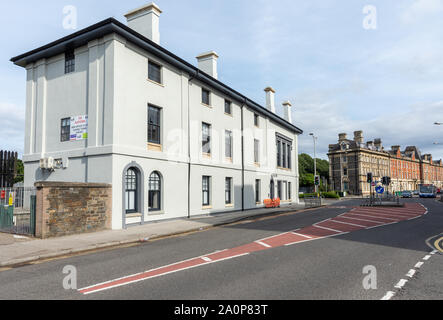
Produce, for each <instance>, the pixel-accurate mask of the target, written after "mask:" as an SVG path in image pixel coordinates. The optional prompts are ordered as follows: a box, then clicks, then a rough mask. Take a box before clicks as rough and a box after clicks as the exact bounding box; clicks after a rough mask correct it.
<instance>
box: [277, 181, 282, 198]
mask: <svg viewBox="0 0 443 320" xmlns="http://www.w3.org/2000/svg"><path fill="white" fill-rule="evenodd" d="M281 196H282V190H281V181H277V197H278V198H279V199H280V200H281V199H282V197H281Z"/></svg>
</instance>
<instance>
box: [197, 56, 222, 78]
mask: <svg viewBox="0 0 443 320" xmlns="http://www.w3.org/2000/svg"><path fill="white" fill-rule="evenodd" d="M217 60H218V54H217V53H216V52H215V51H209V52H205V53H202V54H200V55H198V56H197V61H198V68H199V69H200V70H201V71H203V72H205V73H207V74H209V75H210V76H211V77H213V78H214V79H218V70H217Z"/></svg>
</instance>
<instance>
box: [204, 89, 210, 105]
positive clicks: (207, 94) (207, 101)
mask: <svg viewBox="0 0 443 320" xmlns="http://www.w3.org/2000/svg"><path fill="white" fill-rule="evenodd" d="M202 103H203V104H206V105H208V106H210V105H211V92H210V91H209V90H207V89H204V88H202Z"/></svg>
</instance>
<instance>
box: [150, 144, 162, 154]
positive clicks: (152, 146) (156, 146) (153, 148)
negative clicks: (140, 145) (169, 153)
mask: <svg viewBox="0 0 443 320" xmlns="http://www.w3.org/2000/svg"><path fill="white" fill-rule="evenodd" d="M148 150H150V151H157V152H162V151H163V148H162V145H161V144H156V143H148Z"/></svg>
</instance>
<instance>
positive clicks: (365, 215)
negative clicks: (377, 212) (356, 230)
mask: <svg viewBox="0 0 443 320" xmlns="http://www.w3.org/2000/svg"><path fill="white" fill-rule="evenodd" d="M353 215H356V216H363V217H369V218H373V219H385V220H391V221H399V219H392V218H386V217H374V216H370V215H367V214H361V213H353Z"/></svg>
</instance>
